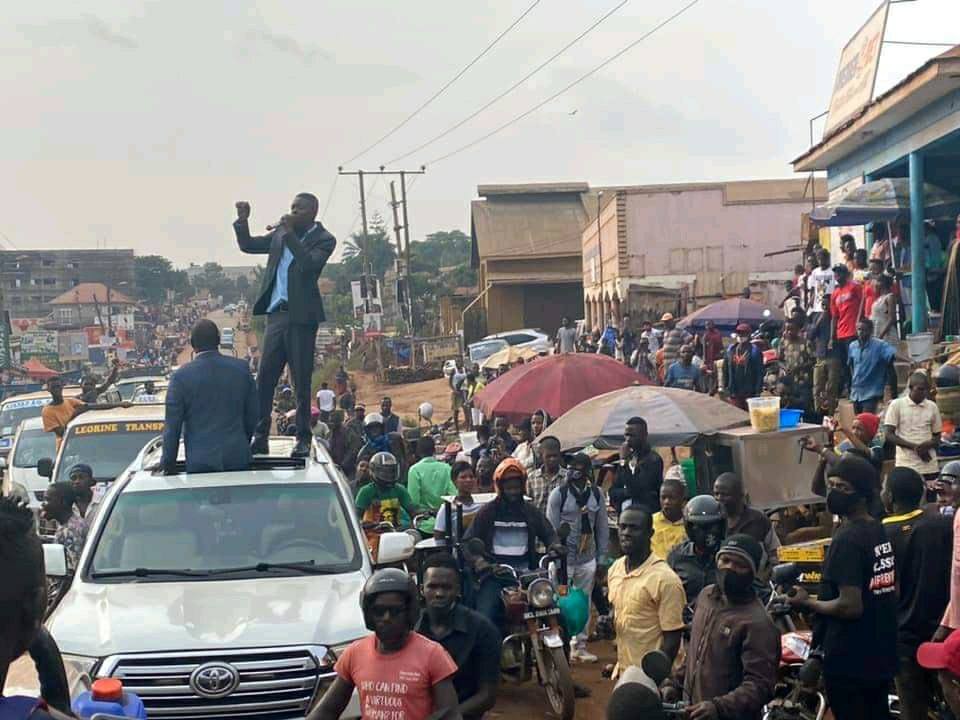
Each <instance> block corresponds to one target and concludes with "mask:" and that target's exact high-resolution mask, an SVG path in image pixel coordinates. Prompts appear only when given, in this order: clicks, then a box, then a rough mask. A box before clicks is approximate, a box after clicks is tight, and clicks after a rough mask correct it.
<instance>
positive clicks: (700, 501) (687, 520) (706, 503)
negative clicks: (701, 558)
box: [683, 495, 727, 553]
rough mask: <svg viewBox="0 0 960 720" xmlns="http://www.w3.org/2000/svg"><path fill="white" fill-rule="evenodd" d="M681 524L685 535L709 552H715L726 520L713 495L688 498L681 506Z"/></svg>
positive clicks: (721, 539)
mask: <svg viewBox="0 0 960 720" xmlns="http://www.w3.org/2000/svg"><path fill="white" fill-rule="evenodd" d="M683 524H684V527H685V528H686V531H687V537H688V538H690V539H691V540H693V542H694V544H695V545H700V546H702V547H705V548H706V549H707V550H708V551H709V552H710V553H716V551H717V550H718V549H719V547H720V543H721V542H722V541H723V536H724V535H725V534H726V531H727V520H726V518H724V517H723V512H722V511H721V508H720V503H718V502H717V501H716V499H715V498H714V497H713V495H697V496H696V497H695V498H692V499H691V500H689V501H688V502H687V504H686V505H685V506H684V508H683Z"/></svg>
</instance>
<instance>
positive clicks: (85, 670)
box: [61, 653, 98, 697]
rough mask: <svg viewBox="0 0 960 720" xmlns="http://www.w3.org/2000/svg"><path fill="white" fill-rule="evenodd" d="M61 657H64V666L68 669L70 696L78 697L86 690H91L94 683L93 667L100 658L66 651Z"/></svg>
mask: <svg viewBox="0 0 960 720" xmlns="http://www.w3.org/2000/svg"><path fill="white" fill-rule="evenodd" d="M61 657H63V668H64V670H66V671H67V686H68V687H69V688H70V697H76V696H77V695H78V694H80V693H81V692H83V691H84V690H89V689H90V686H91V685H92V684H93V669H94V668H95V667H96V665H97V662H98V658H94V657H86V656H85V655H68V654H66V653H62V654H61Z"/></svg>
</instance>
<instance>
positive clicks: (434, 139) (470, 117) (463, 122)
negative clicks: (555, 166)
mask: <svg viewBox="0 0 960 720" xmlns="http://www.w3.org/2000/svg"><path fill="white" fill-rule="evenodd" d="M629 1H630V0H621V2H619V3H618V4H617V5H616V6H614V7H613V9H611V10H609V11H607V12H606V13H605V14H604V15H602V16H601V17H600V19H599V20H597V21H596V22H594V23H593V24H592V25H591V26H590V27H588V28H587V29H586V30H584V31H583V32H582V33H580V34H579V35H577V36H576V37H575V38H574V39H573V40H571V41H570V42H569V43H567V44H566V45H564V46H563V47H562V48H560V49H559V50H558V51H557V52H555V53H554V54H553V55H551V56H550V57H549V58H547V59H546V60H545V61H544V62H542V63H540V65H538V66H537V67H535V68H534V69H533V70H531V71H530V72H529V73H527V74H526V75H524V76H523V77H522V78H520V79H519V80H518V81H517V82H515V83H514V84H513V85H511V86H510V87H508V88H507V89H506V90H504V91H503V92H502V93H500V94H499V95H497V96H496V97H495V98H493V99H492V100H491V101H490V102H488V103H486V104H485V105H483V106H481V107H479V108H477V109H476V110H474V111H473V112H472V113H470V114H469V115H467V116H466V117H465V118H464V119H463V120H461V121H460V122H458V123H457V124H456V125H454V126H453V127H450V128H447V129H446V130H444V131H443V132H442V133H440V134H439V135H436V136H434V137H432V138H430V139H429V140H427V141H426V142H425V143H423V144H422V145H418V146H417V147H415V148H414V149H413V150H411V151H409V152H407V153H404V154H403V155H400V156H399V157H395V158H394V159H393V160H391V161H390V162H388V163H387V164H388V165H393V164H394V163H396V162H400V161H401V160H405V159H406V158H408V157H410V156H411V155H413V154H414V153H418V152H420V151H421V150H423V149H424V148H426V147H427V146H429V145H433V143H435V142H437V140H441V139H443V138H445V137H446V136H447V135H449V134H450V133H452V132H453V131H455V130H458V129H459V128H461V127H463V126H464V125H466V124H467V123H468V122H470V121H471V120H473V119H474V118H475V117H477V115H479V114H480V113H482V112H483V111H485V110H486V109H487V108H489V107H491V106H492V105H495V104H496V103H498V102H500V100H502V99H503V98H505V97H506V96H507V95H509V94H510V93H512V92H513V91H514V90H516V89H517V88H518V87H520V86H521V85H523V84H524V83H525V82H526V81H527V80H529V79H530V78H532V77H533V76H534V75H536V74H537V73H538V72H540V71H541V70H543V69H544V68H545V67H547V65H549V64H550V63H552V62H553V61H554V60H556V59H557V58H558V57H560V56H561V55H563V54H564V53H565V52H566V51H567V50H569V49H570V48H571V47H573V46H574V45H576V44H577V43H578V42H580V41H581V40H582V39H583V38H585V37H586V36H587V35H589V34H590V33H591V32H593V31H594V30H595V29H596V28H597V27H598V26H599V25H600V23H602V22H603V21H604V20H606V19H607V18H608V17H610V16H611V15H613V14H614V13H615V12H616V11H617V10H619V9H620V8H622V7H623V6H624V5H626V4H627V3H628V2H629Z"/></svg>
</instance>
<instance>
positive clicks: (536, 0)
mask: <svg viewBox="0 0 960 720" xmlns="http://www.w3.org/2000/svg"><path fill="white" fill-rule="evenodd" d="M541 1H542V0H534V1H533V2H532V3H531V4H530V6H529V7H528V8H527V9H526V10H524V11H523V13H522V14H521V15H520V17H518V18H517V19H516V20H514V21H513V22H512V23H510V25H508V26H507V28H506V29H505V30H503V31H502V32H501V33H500V34H499V35H497V36H496V37H495V38H494V39H493V40H492V41H491V42H490V43H489V44H488V45H487V46H486V47H485V48H484V49H483V50H482V51H480V54H479V55H477V56H476V57H475V58H473V60H471V61H470V62H468V63H467V64H466V65H465V66H464V67H463V68H462V69H461V70H460V72H458V73H457V74H456V75H454V76H453V77H452V78H451V79H450V80H449V81H448V82H447V84H446V85H444V86H443V87H441V88H440V89H439V90H437V91H436V92H435V93H434V94H433V95H431V96H430V97H429V98H427V100H426V101H425V102H423V103H422V104H421V105H420V106H419V107H418V108H417V109H416V110H414V111H413V112H412V113H410V114H409V115H407V117H405V118H404V119H403V120H401V121H400V122H399V123H398V124H397V125H395V126H394V127H392V128H391V129H390V130H388V131H387V132H386V133H385V134H384V135H382V136H381V137H380V138H378V139H377V140H376V141H375V142H374V143H373V144H372V145H370V146H368V147H367V148H365V149H363V150H361V151H360V152H358V153H357V154H356V155H354V156H353V157H352V158H350V159H349V160H347V161H346V162H345V163H343V164H344V165H349V164H350V163H352V162H353V161H354V160H356V159H357V158H360V157H363V156H364V155H366V154H367V153H368V152H370V151H371V150H373V149H374V148H375V147H377V146H378V145H380V143H382V142H383V141H384V140H386V139H388V138H390V137H392V136H393V135H394V133H396V132H397V131H398V130H400V129H401V128H403V127H404V126H405V125H406V124H407V123H409V122H410V121H411V120H413V119H414V118H415V117H416V116H417V115H419V114H420V113H421V112H423V110H425V109H426V108H427V107H428V106H429V105H430V104H431V103H433V101H434V100H436V99H437V98H438V97H440V96H441V95H443V93H445V92H446V91H447V90H448V89H449V88H450V86H451V85H453V84H454V83H455V82H457V80H459V79H460V78H462V77H463V76H464V75H465V74H466V72H467V71H468V70H469V69H470V68H472V67H473V66H474V65H476V64H477V63H478V62H479V61H480V60H481V59H482V58H483V57H484V56H485V55H486V54H487V53H488V52H490V51H491V50H493V48H494V47H495V46H496V45H497V43H499V42H500V41H501V40H502V39H503V38H504V37H506V35H507V34H508V33H509V32H510V31H511V30H513V29H514V28H515V27H516V26H517V25H519V24H520V23H521V22H522V21H523V19H524V18H525V17H527V15H529V14H530V13H531V12H532V11H533V9H534V8H535V7H536V6H537V5H539V4H540V3H541Z"/></svg>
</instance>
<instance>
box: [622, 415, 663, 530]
mask: <svg viewBox="0 0 960 720" xmlns="http://www.w3.org/2000/svg"><path fill="white" fill-rule="evenodd" d="M623 436H624V440H625V442H624V444H623V446H622V447H621V448H620V463H619V465H618V466H617V472H616V476H615V478H614V480H613V485H612V486H611V488H610V501H611V502H612V503H613V506H614V507H615V508H617V509H618V510H620V509H622V508H623V507H630V506H633V505H638V506H640V507H642V508H644V509H645V510H646V511H647V512H648V513H650V514H651V515H652V514H653V513H655V512H659V511H660V484H661V483H662V482H663V458H661V457H660V455H659V454H658V453H657V452H656V451H655V450H653V448H651V447H650V444H649V443H648V441H647V421H646V420H644V419H643V418H642V417H632V418H630V419H629V420H627V426H626V428H625V429H624V432H623Z"/></svg>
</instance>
